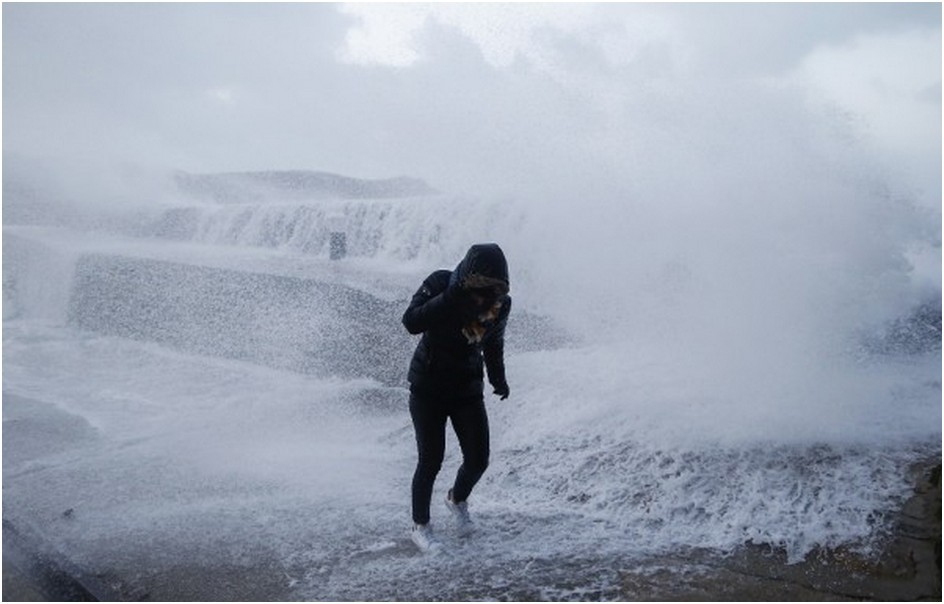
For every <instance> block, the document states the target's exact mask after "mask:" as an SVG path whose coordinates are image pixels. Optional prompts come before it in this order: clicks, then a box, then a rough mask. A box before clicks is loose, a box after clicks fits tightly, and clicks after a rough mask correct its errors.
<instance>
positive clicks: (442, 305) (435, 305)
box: [403, 273, 458, 335]
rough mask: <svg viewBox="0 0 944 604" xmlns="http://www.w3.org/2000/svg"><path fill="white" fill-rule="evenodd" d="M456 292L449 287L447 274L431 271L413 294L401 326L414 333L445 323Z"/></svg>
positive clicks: (451, 311)
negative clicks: (444, 276)
mask: <svg viewBox="0 0 944 604" xmlns="http://www.w3.org/2000/svg"><path fill="white" fill-rule="evenodd" d="M446 274H447V275H448V273H446ZM457 293H458V292H456V291H453V290H452V289H450V288H449V279H448V276H447V277H446V278H443V276H442V275H439V274H438V273H433V274H432V275H430V276H429V277H427V278H426V280H425V281H423V285H422V286H420V288H419V289H418V290H417V291H416V293H415V294H413V299H412V300H410V305H409V306H408V307H407V309H406V312H404V313H403V326H404V327H406V330H407V331H408V332H410V333H411V334H413V335H416V334H420V333H423V332H425V331H426V330H428V329H429V328H430V327H435V326H437V325H441V324H443V323H445V322H446V321H448V320H449V319H450V318H452V316H453V314H454V309H455V306H456V300H455V298H456V296H457Z"/></svg>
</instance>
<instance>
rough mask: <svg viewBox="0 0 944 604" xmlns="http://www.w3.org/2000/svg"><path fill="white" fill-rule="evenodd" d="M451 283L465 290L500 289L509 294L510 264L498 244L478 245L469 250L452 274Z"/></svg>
mask: <svg viewBox="0 0 944 604" xmlns="http://www.w3.org/2000/svg"><path fill="white" fill-rule="evenodd" d="M450 282H451V283H459V284H460V285H461V286H462V287H463V288H464V289H476V288H482V287H498V288H499V289H500V290H502V293H508V289H509V281H508V262H507V261H506V260H505V254H504V252H502V250H501V248H500V247H498V244H497V243H478V244H476V245H473V246H472V247H470V248H469V251H468V252H467V253H466V255H465V258H463V259H462V262H460V263H459V266H457V267H456V270H454V271H453V272H452V278H451V279H450Z"/></svg>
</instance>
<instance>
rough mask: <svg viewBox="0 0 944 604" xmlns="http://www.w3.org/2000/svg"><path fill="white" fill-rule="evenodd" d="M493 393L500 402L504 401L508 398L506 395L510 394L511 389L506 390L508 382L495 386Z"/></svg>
mask: <svg viewBox="0 0 944 604" xmlns="http://www.w3.org/2000/svg"><path fill="white" fill-rule="evenodd" d="M493 385H494V384H493ZM493 392H494V393H495V394H497V395H498V396H500V397H501V400H505V399H506V398H508V395H509V394H511V389H510V388H508V382H502V383H501V384H498V385H497V386H495V390H494V391H493Z"/></svg>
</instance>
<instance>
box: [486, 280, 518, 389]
mask: <svg viewBox="0 0 944 604" xmlns="http://www.w3.org/2000/svg"><path fill="white" fill-rule="evenodd" d="M510 313H511V298H510V297H509V298H506V299H505V303H504V304H503V305H502V313H501V316H500V317H499V318H498V322H497V324H496V325H495V327H494V329H493V331H492V333H490V334H489V335H488V336H487V337H486V338H485V340H484V341H483V342H482V356H484V357H485V369H486V370H487V371H488V382H489V383H490V384H491V385H492V386H494V387H496V388H497V387H499V386H502V385H507V383H508V381H507V380H506V379H505V326H506V325H507V324H508V315H509V314H510Z"/></svg>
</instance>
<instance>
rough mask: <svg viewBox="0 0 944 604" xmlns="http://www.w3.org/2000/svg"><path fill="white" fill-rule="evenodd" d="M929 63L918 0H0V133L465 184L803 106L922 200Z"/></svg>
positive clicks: (46, 142)
mask: <svg viewBox="0 0 944 604" xmlns="http://www.w3.org/2000/svg"><path fill="white" fill-rule="evenodd" d="M941 71H942V70H941V7H940V5H939V4H937V3H931V4H828V5H826V4H792V5H780V4H778V5H773V4H759V5H744V4H726V5H711V4H694V5H693V4H684V5H679V4H658V5H655V4H653V5H649V4H585V3H580V4H548V5H533V4H528V5H525V4H509V5H467V4H449V3H445V4H436V5H399V4H382V5H367V4H348V5H344V4H177V3H175V4H156V5H155V4H95V5H82V4H20V3H13V4H11V3H4V4H3V150H4V155H5V156H7V155H8V154H10V153H11V152H15V153H18V154H24V155H27V156H42V155H50V154H52V155H59V156H80V157H96V158H107V159H120V160H123V161H128V162H135V163H142V164H147V165H154V166H162V167H173V168H180V169H185V170H191V171H232V170H249V169H290V168H293V169H315V170H327V171H334V172H340V173H344V174H348V175H352V176H359V177H386V176H393V175H401V174H406V175H414V176H419V177H424V178H426V179H427V180H429V181H431V182H432V183H433V184H434V185H437V186H440V187H446V188H460V189H472V188H474V187H475V186H476V182H477V180H478V179H481V180H482V181H489V182H492V183H494V182H503V181H504V182H508V181H510V180H515V179H517V180H522V179H524V180H527V179H541V178H542V177H544V176H546V175H547V174H550V173H552V172H554V171H557V172H559V171H560V169H561V167H562V166H572V167H574V169H576V170H579V171H581V172H585V173H591V174H594V175H596V176H600V177H603V178H606V177H607V175H608V174H612V173H613V171H614V170H618V165H619V162H618V161H616V160H615V159H614V158H619V159H625V158H627V157H631V156H632V153H633V152H638V151H639V149H638V146H639V145H645V144H647V141H648V140H649V139H648V138H647V137H651V136H659V134H657V133H656V132H657V130H658V129H654V127H653V124H663V125H664V127H663V128H662V130H659V131H658V132H661V133H662V134H661V135H664V136H666V137H669V135H670V134H672V133H673V132H675V134H678V132H677V131H673V128H675V129H677V130H682V131H684V132H683V133H682V135H681V136H682V137H683V139H684V137H685V136H686V135H689V134H690V133H691V132H692V131H693V130H697V129H699V126H698V124H701V123H705V122H719V123H721V124H725V125H724V126H717V125H715V126H713V128H714V129H708V130H705V131H704V136H705V138H710V137H712V136H714V137H717V136H718V133H719V132H724V130H723V128H732V129H738V128H740V129H741V130H744V129H746V130H747V131H748V132H747V133H744V132H741V133H740V134H738V135H737V136H750V133H749V131H750V128H751V127H753V126H752V125H754V124H758V123H763V121H765V120H766V121H775V120H777V119H778V116H779V115H781V114H782V113H783V111H784V109H783V108H784V107H787V108H788V109H787V112H788V113H789V112H791V111H793V108H794V107H798V106H802V107H803V111H812V112H814V113H816V112H818V114H820V115H833V116H834V119H835V120H837V124H838V125H837V127H838V128H841V129H845V130H847V132H845V136H848V137H851V138H853V139H854V140H855V141H856V144H857V145H859V146H861V147H862V148H863V149H866V150H868V151H869V152H870V153H874V154H875V155H876V156H877V157H879V158H880V159H881V160H882V161H884V162H886V164H887V165H889V166H891V167H893V168H894V169H896V170H900V171H902V173H903V174H905V177H906V179H910V182H911V184H912V185H913V186H915V187H917V188H918V189H922V190H924V195H925V198H926V199H935V198H936V203H937V204H938V205H939V202H940V184H939V183H940V166H941ZM771 91H776V92H775V93H774V92H771ZM754 95H756V96H754ZM771 95H773V97H772V96H771ZM774 97H776V98H774ZM663 100H664V101H665V102H664V103H663V102H662V101H663ZM745 109H747V110H749V111H754V112H756V115H754V116H752V117H750V119H747V120H746V121H744V122H741V121H740V118H739V117H738V116H739V115H740V114H743V113H744V111H745ZM716 116H720V119H715V118H716ZM654 133H656V134H654ZM666 133H669V134H666ZM675 134H673V135H675ZM693 140H695V139H694V138H692V139H691V140H689V141H688V142H689V143H691V142H692V141H693ZM633 145H637V147H635V151H633V150H632V149H633V148H634V147H633ZM601 166H604V167H601ZM929 188H930V191H929V190H928V189H929Z"/></svg>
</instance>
